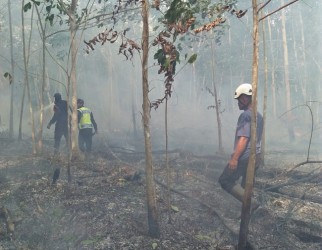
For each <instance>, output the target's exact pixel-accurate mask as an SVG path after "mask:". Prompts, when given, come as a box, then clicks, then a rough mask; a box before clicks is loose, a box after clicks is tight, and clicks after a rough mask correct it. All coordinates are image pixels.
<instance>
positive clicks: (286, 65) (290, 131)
mask: <svg viewBox="0 0 322 250" xmlns="http://www.w3.org/2000/svg"><path fill="white" fill-rule="evenodd" d="M282 5H284V1H283V0H282ZM282 37H283V51H284V82H285V94H286V110H288V111H290V110H291V107H292V105H291V87H290V79H289V62H288V46H287V39H286V25H285V11H284V9H283V10H282ZM287 120H288V121H287V126H288V135H289V140H290V142H292V141H294V139H295V136H294V127H293V125H292V112H287Z"/></svg>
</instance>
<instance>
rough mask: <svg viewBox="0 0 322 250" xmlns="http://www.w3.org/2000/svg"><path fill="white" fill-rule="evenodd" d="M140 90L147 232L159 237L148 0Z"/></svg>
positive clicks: (145, 4)
mask: <svg viewBox="0 0 322 250" xmlns="http://www.w3.org/2000/svg"><path fill="white" fill-rule="evenodd" d="M142 22H143V30H142V91H143V127H144V128H143V129H144V143H145V162H146V163H145V164H146V165H145V171H146V192H147V205H148V223H149V234H150V235H151V236H152V237H157V238H158V237H160V228H159V220H158V213H157V205H156V194H155V184H154V179H153V165H152V164H153V163H152V146H151V131H150V110H151V107H150V102H149V82H148V57H149V1H144V2H143V4H142Z"/></svg>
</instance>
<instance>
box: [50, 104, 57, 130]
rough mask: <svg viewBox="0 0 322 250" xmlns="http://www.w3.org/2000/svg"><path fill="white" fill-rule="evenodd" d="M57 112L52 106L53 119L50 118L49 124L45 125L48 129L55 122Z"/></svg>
mask: <svg viewBox="0 0 322 250" xmlns="http://www.w3.org/2000/svg"><path fill="white" fill-rule="evenodd" d="M57 112H58V111H57V110H56V109H55V106H54V115H53V117H52V118H51V120H50V121H49V123H48V125H47V128H48V129H50V126H51V125H52V124H54V123H55V122H56V121H57V116H58V114H57Z"/></svg>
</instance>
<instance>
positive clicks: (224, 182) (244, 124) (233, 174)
mask: <svg viewBox="0 0 322 250" xmlns="http://www.w3.org/2000/svg"><path fill="white" fill-rule="evenodd" d="M234 98H235V99H237V100H238V107H239V109H240V110H243V111H244V112H243V113H241V114H240V116H239V118H238V122H237V128H236V133H235V143H234V152H233V154H232V156H231V159H230V160H229V162H228V164H227V166H226V167H225V169H224V171H223V173H222V174H221V176H220V177H219V183H220V184H221V186H222V188H223V189H224V190H226V191H227V192H228V193H230V194H231V195H233V196H234V197H235V198H236V199H238V200H239V201H241V202H242V201H243V197H244V192H245V190H244V188H245V184H246V173H247V167H248V161H249V154H250V147H251V145H250V137H251V119H252V112H251V110H252V85H251V84H249V83H244V84H241V85H240V86H239V87H238V88H237V89H236V92H235V96H234ZM262 132H263V117H262V115H261V114H260V113H257V131H256V134H257V139H256V166H255V169H257V168H258V167H259V163H260V156H259V154H260V152H261V140H262ZM240 177H242V180H241V184H239V183H238V180H239V179H240ZM258 207H259V204H258V203H257V202H256V201H255V200H252V208H251V209H252V211H251V212H253V211H254V210H255V209H257V208H258Z"/></svg>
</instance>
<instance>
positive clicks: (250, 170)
mask: <svg viewBox="0 0 322 250" xmlns="http://www.w3.org/2000/svg"><path fill="white" fill-rule="evenodd" d="M252 5H253V66H252V88H253V92H252V93H253V94H252V120H251V142H250V143H251V150H250V157H249V162H248V166H247V174H246V186H245V195H244V200H243V206H242V214H241V222H240V231H239V241H238V250H247V249H248V248H247V237H248V225H249V220H250V206H251V196H252V193H253V185H254V176H255V161H256V129H257V83H258V41H259V32H258V13H257V0H252Z"/></svg>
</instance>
